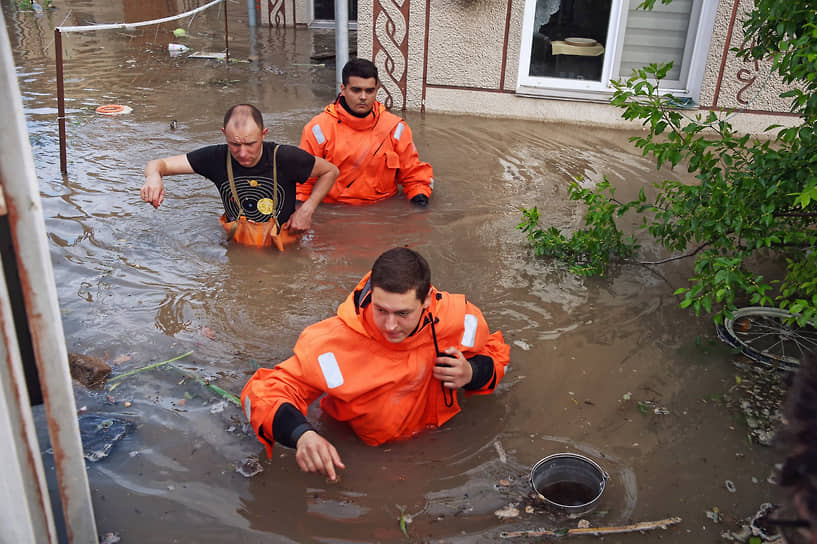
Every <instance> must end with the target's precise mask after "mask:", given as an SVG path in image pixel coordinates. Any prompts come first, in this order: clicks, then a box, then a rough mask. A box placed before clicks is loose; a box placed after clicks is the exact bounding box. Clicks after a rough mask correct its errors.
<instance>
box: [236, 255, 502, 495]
mask: <svg viewBox="0 0 817 544" xmlns="http://www.w3.org/2000/svg"><path fill="white" fill-rule="evenodd" d="M509 354H510V348H509V347H508V345H507V344H505V342H504V341H503V339H502V333H501V332H499V331H497V332H494V333H493V334H492V333H491V332H490V330H489V329H488V324H487V323H486V322H485V318H484V317H483V316H482V313H481V312H480V311H479V309H478V308H477V307H476V306H474V305H473V304H471V303H470V302H468V301H467V300H466V299H465V295H457V294H451V293H447V292H445V291H438V290H437V289H436V288H434V287H433V286H432V285H431V272H430V270H429V267H428V263H427V262H426V260H425V259H424V258H423V257H422V256H421V255H419V254H418V253H416V252H414V251H412V250H411V249H408V248H404V247H400V248H395V249H390V250H389V251H386V252H385V253H383V254H382V255H381V256H380V257H378V258H377V260H376V261H375V263H374V265H373V266H372V270H371V272H369V273H368V274H366V276H364V277H363V279H362V280H360V283H358V285H357V287H356V288H355V290H354V291H353V292H352V293H351V294H350V295H349V296H348V297H347V298H346V300H345V301H344V302H343V303H342V304H341V305H340V306H339V307H338V312H337V315H336V316H334V317H330V318H329V319H326V320H324V321H321V322H319V323H316V324H314V325H311V326H309V327H307V328H306V329H305V330H304V331H303V332H302V333H301V336H300V337H299V338H298V341H297V343H296V344H295V349H294V355H293V356H292V357H290V358H289V359H287V360H286V361H284V362H282V363H280V364H278V365H277V366H276V367H274V368H271V369H269V368H262V369H259V370H257V371H256V373H255V374H254V375H253V376H252V378H250V381H249V382H247V385H245V386H244V390H243V391H242V392H241V402H242V404H243V407H244V413H245V415H246V416H247V419H248V420H249V421H250V424H251V425H252V428H253V429H254V430H255V432H256V434H257V435H258V439H259V440H260V441H261V443H262V444H264V445H265V446H266V448H267V453H268V454H269V455H270V456H272V446H273V442H279V443H280V444H283V445H285V446H288V447H291V448H296V450H297V451H296V454H295V459H296V461H297V463H298V466H299V467H301V469H302V470H304V471H305V472H320V473H321V474H324V475H326V476H328V477H329V478H330V479H332V480H335V479H336V477H337V469H339V468H340V469H342V468H345V467H344V464H343V462H342V461H341V459H340V455H339V454H338V452H337V450H336V449H335V447H334V446H333V445H332V444H331V443H330V442H329V441H328V440H326V439H325V438H323V437H322V436H321V435H319V434H318V433H317V432H315V430H314V429H313V428H312V427H311V426H310V424H309V423H308V421H307V419H306V417H305V414H306V412H307V408H308V407H309V405H310V404H311V403H312V402H314V401H315V400H317V399H318V398H319V397H320V396H321V395H324V394H325V396H324V397H323V398H322V399H321V408H322V409H323V411H324V412H326V413H327V414H328V415H330V416H331V417H333V418H335V419H337V420H339V421H345V422H347V423H348V424H349V426H350V427H351V428H352V430H354V431H355V433H357V435H358V436H359V437H360V438H361V440H363V441H364V442H365V443H366V444H369V445H372V446H376V445H379V444H382V443H384V442H388V441H391V440H399V439H403V438H408V437H411V436H413V435H415V434H417V433H419V432H421V431H422V430H423V429H425V428H427V427H437V426H440V425H442V424H443V423H445V422H446V421H448V420H449V419H451V418H452V417H453V416H454V415H455V414H457V413H458V412H459V411H460V407H459V404H458V401H457V394H456V391H457V389H464V390H465V391H466V394H487V393H491V392H492V391H493V390H494V388H495V387H496V386H497V383H499V381H500V380H501V379H502V377H503V376H504V374H505V367H506V365H507V364H508V361H509Z"/></svg>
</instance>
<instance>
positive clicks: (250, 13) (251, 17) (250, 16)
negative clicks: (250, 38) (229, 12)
mask: <svg viewBox="0 0 817 544" xmlns="http://www.w3.org/2000/svg"><path fill="white" fill-rule="evenodd" d="M255 15H256V13H255V0H247V24H248V25H249V26H250V28H255V26H256V25H257V24H258V23H257V21H256V19H255Z"/></svg>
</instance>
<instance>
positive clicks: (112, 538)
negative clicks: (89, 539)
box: [99, 533, 122, 544]
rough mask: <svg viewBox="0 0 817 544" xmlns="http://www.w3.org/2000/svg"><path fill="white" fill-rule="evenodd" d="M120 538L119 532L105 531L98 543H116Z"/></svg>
mask: <svg viewBox="0 0 817 544" xmlns="http://www.w3.org/2000/svg"><path fill="white" fill-rule="evenodd" d="M120 540H122V539H121V538H119V533H105V534H104V535H102V540H100V541H99V544H116V543H117V542H119V541H120Z"/></svg>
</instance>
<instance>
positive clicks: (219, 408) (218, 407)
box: [210, 400, 226, 414]
mask: <svg viewBox="0 0 817 544" xmlns="http://www.w3.org/2000/svg"><path fill="white" fill-rule="evenodd" d="M225 406H226V403H225V402H224V401H223V400H221V401H219V402H217V403H215V404H213V405H212V406H211V407H210V413H211V414H220V413H221V412H223V411H224V407H225Z"/></svg>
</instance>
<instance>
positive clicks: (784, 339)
mask: <svg viewBox="0 0 817 544" xmlns="http://www.w3.org/2000/svg"><path fill="white" fill-rule="evenodd" d="M793 317H796V316H795V315H793V314H791V313H789V312H787V311H786V310H781V309H780V308H767V307H763V306H749V307H746V308H739V309H738V310H736V311H735V314H734V318H733V319H725V320H724V323H723V329H724V331H723V332H724V333H725V334H726V335H727V336H728V337H729V340H732V342H729V343H731V344H733V345H736V347H738V349H740V350H741V351H742V352H743V353H744V355H746V356H747V357H749V358H751V359H754V360H755V361H758V362H760V363H764V364H767V365H769V366H774V367H777V368H781V367H782V368H784V369H786V370H796V369H797V368H798V367H799V366H800V361H801V360H802V359H803V357H805V355H806V354H807V353H809V352H811V351H816V350H817V328H815V326H814V321H813V320H812V321H811V322H809V323H807V324H806V325H804V326H802V327H801V326H799V325H798V324H797V323H795V322H792V323H790V324H789V323H787V321H789V320H790V319H792V318H793Z"/></svg>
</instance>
